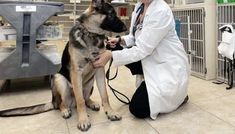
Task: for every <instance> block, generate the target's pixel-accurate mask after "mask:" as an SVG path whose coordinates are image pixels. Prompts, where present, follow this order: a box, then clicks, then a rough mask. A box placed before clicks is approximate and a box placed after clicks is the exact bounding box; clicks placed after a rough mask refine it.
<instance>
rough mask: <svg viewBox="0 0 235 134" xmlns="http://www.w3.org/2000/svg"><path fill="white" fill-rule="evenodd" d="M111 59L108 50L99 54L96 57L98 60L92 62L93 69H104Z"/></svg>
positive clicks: (110, 53)
mask: <svg viewBox="0 0 235 134" xmlns="http://www.w3.org/2000/svg"><path fill="white" fill-rule="evenodd" d="M111 58H112V52H111V51H109V50H105V51H104V52H103V53H101V54H100V55H99V56H98V60H96V61H94V62H93V66H94V67H95V68H98V67H104V66H105V65H106V64H107V62H108V61H109V60H110V59H111Z"/></svg>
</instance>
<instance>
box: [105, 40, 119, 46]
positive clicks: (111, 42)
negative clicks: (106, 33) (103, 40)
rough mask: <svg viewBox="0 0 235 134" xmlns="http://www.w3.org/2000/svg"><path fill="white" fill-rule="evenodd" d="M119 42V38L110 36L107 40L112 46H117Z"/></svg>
mask: <svg viewBox="0 0 235 134" xmlns="http://www.w3.org/2000/svg"><path fill="white" fill-rule="evenodd" d="M118 42H119V38H110V39H109V40H108V41H107V44H109V45H110V47H111V48H115V47H116V44H117V43H118Z"/></svg>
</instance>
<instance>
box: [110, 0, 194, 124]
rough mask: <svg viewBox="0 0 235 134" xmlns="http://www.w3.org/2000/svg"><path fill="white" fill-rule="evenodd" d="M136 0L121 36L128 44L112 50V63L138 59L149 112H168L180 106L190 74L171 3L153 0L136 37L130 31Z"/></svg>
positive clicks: (123, 63)
mask: <svg viewBox="0 0 235 134" xmlns="http://www.w3.org/2000/svg"><path fill="white" fill-rule="evenodd" d="M139 5H140V3H137V5H136V8H135V10H134V11H133V13H132V24H131V27H130V34H129V35H126V36H124V37H123V38H124V40H125V42H126V45H127V46H133V47H131V48H129V49H123V50H121V51H113V52H112V55H113V64H114V65H115V66H121V65H125V64H129V63H132V62H136V61H139V60H141V63H142V67H143V73H144V79H145V82H146V86H147V92H148V98H149V103H150V114H151V115H150V116H151V118H152V119H156V117H157V115H158V114H159V113H167V112H171V111H173V110H175V109H177V108H178V107H179V105H180V104H181V103H182V102H183V101H184V99H185V97H186V96H187V86H188V79H189V75H190V73H189V72H190V70H189V64H188V58H187V55H186V53H185V51H184V48H183V45H182V43H181V42H180V40H179V39H178V37H177V35H176V31H175V22H174V17H173V14H172V11H171V9H170V7H169V6H168V5H167V4H166V3H165V2H164V1H163V0H153V1H152V3H151V4H150V5H149V7H148V9H147V11H146V15H145V18H144V21H143V28H142V31H141V34H140V35H139V36H138V38H136V39H135V38H134V37H133V35H132V27H133V23H134V20H135V19H136V16H137V15H136V10H137V8H138V7H139Z"/></svg>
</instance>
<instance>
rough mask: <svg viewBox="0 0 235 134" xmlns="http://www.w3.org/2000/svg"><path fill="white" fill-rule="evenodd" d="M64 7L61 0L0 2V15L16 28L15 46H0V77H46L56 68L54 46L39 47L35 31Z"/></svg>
mask: <svg viewBox="0 0 235 134" xmlns="http://www.w3.org/2000/svg"><path fill="white" fill-rule="evenodd" d="M63 10H64V4H63V3H62V2H26V1H0V16H2V18H4V19H6V20H7V21H8V22H9V23H10V24H11V26H12V27H14V28H15V30H16V48H15V49H11V48H7V47H2V46H1V48H0V70H1V71H0V79H16V78H27V77H36V76H46V75H51V74H54V73H56V72H57V71H58V69H59V68H60V56H59V54H58V52H57V48H56V46H55V45H51V46H47V47H43V48H38V46H37V45H36V33H37V29H38V28H39V27H40V26H41V25H42V24H43V23H44V22H46V21H47V20H48V19H49V18H50V17H51V16H54V15H55V14H56V13H58V12H63Z"/></svg>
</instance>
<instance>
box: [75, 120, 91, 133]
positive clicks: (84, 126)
mask: <svg viewBox="0 0 235 134" xmlns="http://www.w3.org/2000/svg"><path fill="white" fill-rule="evenodd" d="M77 127H78V129H80V130H81V131H83V132H84V131H87V130H88V129H89V128H90V127H91V123H90V121H89V120H80V121H78V125H77Z"/></svg>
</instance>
